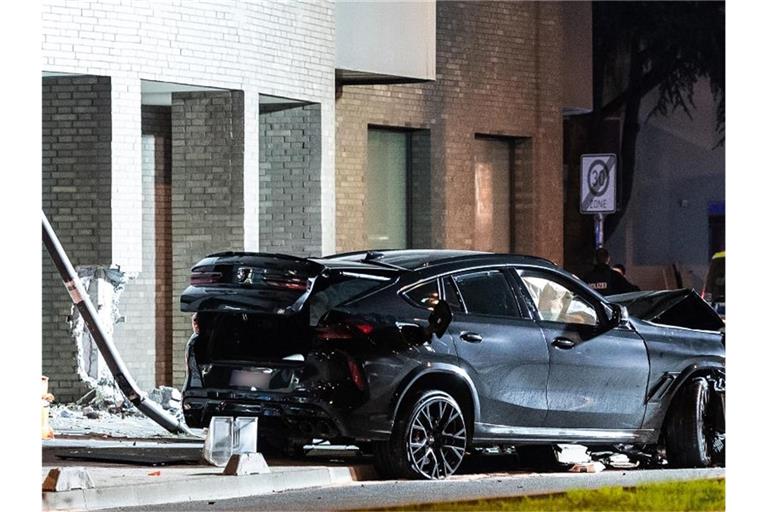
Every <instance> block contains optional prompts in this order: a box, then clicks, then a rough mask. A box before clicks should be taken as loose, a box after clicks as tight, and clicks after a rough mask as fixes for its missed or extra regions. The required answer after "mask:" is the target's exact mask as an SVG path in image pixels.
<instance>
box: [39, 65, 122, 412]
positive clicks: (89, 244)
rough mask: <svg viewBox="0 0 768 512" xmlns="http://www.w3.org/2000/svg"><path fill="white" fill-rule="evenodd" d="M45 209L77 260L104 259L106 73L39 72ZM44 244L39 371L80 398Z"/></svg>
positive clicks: (65, 304)
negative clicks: (41, 362)
mask: <svg viewBox="0 0 768 512" xmlns="http://www.w3.org/2000/svg"><path fill="white" fill-rule="evenodd" d="M42 89H43V109H42V114H43V116H42V117H43V118H42V129H43V133H42V136H43V137H42V138H43V169H42V171H43V173H42V175H43V180H42V184H43V189H42V199H43V210H44V211H45V213H46V215H47V216H48V219H49V220H50V222H51V225H52V226H53V228H54V229H55V230H56V233H57V234H58V236H59V239H60V240H61V243H62V245H63V246H64V247H65V248H66V250H67V252H68V254H69V256H70V258H71V259H72V262H73V263H74V264H75V265H76V266H82V265H109V264H110V263H111V258H112V232H111V168H112V161H111V159H112V151H111V133H112V120H111V97H110V94H111V84H110V78H109V77H103V76H85V75H79V76H49V77H44V78H43V87H42ZM41 250H42V251H43V260H42V261H43V268H42V271H43V285H42V298H43V319H42V320H43V347H42V348H43V368H42V369H43V373H44V374H45V375H47V376H48V377H49V378H50V391H51V392H52V393H53V394H54V395H56V397H57V399H59V400H61V401H66V400H73V399H77V398H80V397H81V396H82V395H83V394H84V393H85V392H86V391H87V390H88V386H87V385H86V384H85V383H84V382H83V381H82V380H81V379H80V377H79V376H78V375H79V367H78V349H77V346H76V344H75V343H74V341H73V338H72V336H71V334H70V325H69V323H68V318H69V316H70V314H71V312H72V303H71V301H70V299H69V296H68V295H67V292H66V290H65V288H64V286H63V285H62V282H61V279H60V277H59V275H58V273H57V271H56V269H55V267H54V266H53V263H52V262H51V259H50V257H49V256H48V254H47V253H46V251H45V248H41Z"/></svg>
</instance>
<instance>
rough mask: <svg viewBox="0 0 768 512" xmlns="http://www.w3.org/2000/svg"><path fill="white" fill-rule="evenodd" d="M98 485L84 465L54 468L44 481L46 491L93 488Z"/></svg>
mask: <svg viewBox="0 0 768 512" xmlns="http://www.w3.org/2000/svg"><path fill="white" fill-rule="evenodd" d="M94 487H96V485H95V484H94V483H93V478H91V475H90V474H88V471H87V470H86V469H85V468H84V467H74V466H67V467H61V468H53V469H51V470H50V471H49V472H48V475H47V476H46V477H45V480H44V481H43V491H44V492H60V491H71V490H73V489H93V488H94Z"/></svg>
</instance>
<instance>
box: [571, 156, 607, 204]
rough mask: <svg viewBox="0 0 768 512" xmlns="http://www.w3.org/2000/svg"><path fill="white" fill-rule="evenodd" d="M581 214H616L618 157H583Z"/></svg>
mask: <svg viewBox="0 0 768 512" xmlns="http://www.w3.org/2000/svg"><path fill="white" fill-rule="evenodd" d="M579 205H580V207H579V211H581V213H615V212H616V155H615V154H613V153H611V154H604V155H581V201H580V202H579Z"/></svg>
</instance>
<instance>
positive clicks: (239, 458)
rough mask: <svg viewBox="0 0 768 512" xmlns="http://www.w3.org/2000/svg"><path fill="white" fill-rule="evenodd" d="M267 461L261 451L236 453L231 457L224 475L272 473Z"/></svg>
mask: <svg viewBox="0 0 768 512" xmlns="http://www.w3.org/2000/svg"><path fill="white" fill-rule="evenodd" d="M270 472H271V471H270V469H269V466H268V465H267V461H266V460H264V456H263V455H262V454H260V453H256V452H254V453H235V454H233V455H232V456H231V457H230V458H229V462H227V465H226V467H225V468H224V472H223V473H222V474H224V475H257V474H260V473H270Z"/></svg>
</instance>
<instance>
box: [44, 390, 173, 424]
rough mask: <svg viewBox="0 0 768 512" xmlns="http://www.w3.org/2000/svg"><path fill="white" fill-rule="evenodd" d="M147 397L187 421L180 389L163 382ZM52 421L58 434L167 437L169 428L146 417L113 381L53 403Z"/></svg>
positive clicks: (51, 410)
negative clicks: (65, 402) (60, 402)
mask: <svg viewBox="0 0 768 512" xmlns="http://www.w3.org/2000/svg"><path fill="white" fill-rule="evenodd" d="M148 398H149V399H150V400H153V401H155V402H157V403H159V404H160V405H161V406H162V407H163V409H165V410H167V411H168V412H170V413H171V414H173V415H174V416H175V417H176V418H178V419H179V420H180V421H182V422H183V421H184V415H183V414H182V411H181V392H180V391H179V390H178V389H176V388H173V387H169V386H160V387H157V388H155V389H153V390H151V391H150V392H149V394H148ZM50 425H51V427H52V428H53V430H54V432H56V433H57V434H64V435H67V434H70V435H78V434H79V435H82V434H95V435H100V436H106V437H167V436H170V435H172V434H169V433H168V431H167V430H165V429H164V428H163V427H161V426H160V425H158V424H157V423H155V422H154V421H152V420H151V419H150V418H148V417H146V416H145V415H144V414H143V413H142V412H141V411H139V410H138V409H137V408H136V407H135V406H134V405H133V404H132V403H131V402H130V401H128V400H127V399H126V398H125V397H124V396H123V394H122V393H121V392H120V390H119V389H118V388H117V386H116V385H115V384H114V382H113V381H110V380H103V381H99V383H98V385H97V386H95V387H94V388H93V389H91V390H90V391H89V392H88V393H86V394H85V395H84V396H83V397H81V398H80V399H79V400H77V401H76V402H74V403H69V404H53V405H51V406H50Z"/></svg>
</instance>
